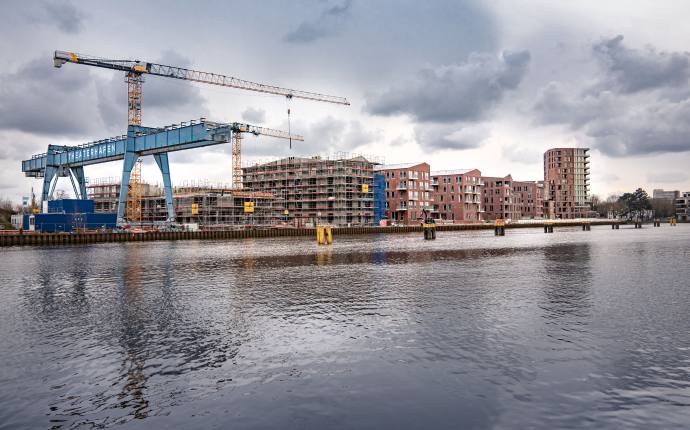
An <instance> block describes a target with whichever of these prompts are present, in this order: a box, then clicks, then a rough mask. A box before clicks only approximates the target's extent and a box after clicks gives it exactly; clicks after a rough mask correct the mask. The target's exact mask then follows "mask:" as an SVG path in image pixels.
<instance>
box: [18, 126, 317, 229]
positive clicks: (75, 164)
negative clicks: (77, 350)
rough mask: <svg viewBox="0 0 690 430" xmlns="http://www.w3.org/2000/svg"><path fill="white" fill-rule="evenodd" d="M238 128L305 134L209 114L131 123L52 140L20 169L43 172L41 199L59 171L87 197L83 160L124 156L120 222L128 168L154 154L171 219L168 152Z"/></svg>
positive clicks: (213, 141)
mask: <svg viewBox="0 0 690 430" xmlns="http://www.w3.org/2000/svg"><path fill="white" fill-rule="evenodd" d="M240 133H251V134H253V135H256V136H259V135H263V136H272V137H278V138H283V139H288V138H290V139H292V140H298V141H301V140H304V138H303V137H302V136H299V135H291V134H289V133H286V132H284V131H280V130H274V129H270V128H266V127H257V126H254V125H250V124H244V123H238V122H235V123H231V124H225V123H219V122H213V121H208V120H206V119H205V118H201V119H199V120H192V121H189V122H185V123H181V124H173V125H169V126H166V127H161V128H151V127H141V126H136V125H130V126H129V127H128V130H127V135H123V136H117V137H111V138H109V139H103V140H99V141H95V142H89V143H86V144H83V145H79V146H63V145H49V146H48V151H47V152H46V153H43V154H38V155H34V156H33V157H31V158H30V159H28V160H24V161H22V171H23V172H24V174H25V175H26V176H28V177H34V178H43V191H42V193H41V202H44V201H47V200H49V199H50V198H51V196H52V193H53V190H54V188H55V184H56V183H57V178H58V177H69V178H70V180H71V181H72V186H73V188H74V192H75V195H77V196H78V198H82V199H85V198H86V180H85V176H84V166H88V165H91V164H98V163H107V162H110V161H116V160H124V163H123V167H122V182H121V185H120V196H119V201H118V203H119V204H118V211H117V218H118V222H122V221H123V216H124V210H125V202H126V197H127V188H128V185H129V178H130V173H131V171H132V168H133V167H134V163H135V162H136V160H137V159H138V158H139V157H142V156H145V155H153V157H154V159H155V160H156V164H157V165H158V168H159V169H160V170H161V173H162V174H163V187H164V190H165V204H166V209H167V213H168V220H169V221H173V220H174V218H175V211H174V209H173V200H172V183H171V180H170V166H169V164H168V152H173V151H181V150H184V149H192V148H200V147H203V146H209V145H218V144H223V143H227V142H229V141H230V140H231V138H232V135H233V134H240Z"/></svg>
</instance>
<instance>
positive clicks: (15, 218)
mask: <svg viewBox="0 0 690 430" xmlns="http://www.w3.org/2000/svg"><path fill="white" fill-rule="evenodd" d="M23 217H24V215H22V214H12V219H11V221H10V222H11V223H12V227H14V228H16V229H17V230H19V229H20V228H22V219H23Z"/></svg>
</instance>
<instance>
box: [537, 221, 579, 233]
mask: <svg viewBox="0 0 690 430" xmlns="http://www.w3.org/2000/svg"><path fill="white" fill-rule="evenodd" d="M583 227H584V226H583ZM544 233H553V222H552V221H544Z"/></svg>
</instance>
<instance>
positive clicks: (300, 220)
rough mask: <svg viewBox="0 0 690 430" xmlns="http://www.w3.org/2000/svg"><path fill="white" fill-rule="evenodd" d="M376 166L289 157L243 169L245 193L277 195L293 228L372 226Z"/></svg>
mask: <svg viewBox="0 0 690 430" xmlns="http://www.w3.org/2000/svg"><path fill="white" fill-rule="evenodd" d="M373 168H374V164H373V163H372V162H371V161H369V160H367V159H366V158H364V157H362V156H357V157H351V158H347V157H345V156H342V157H341V156H336V157H333V158H322V157H319V156H315V157H310V158H304V157H288V158H284V159H281V160H276V161H272V162H270V163H264V164H255V165H253V166H249V167H245V168H243V169H242V182H243V184H244V189H245V190H248V191H257V192H258V191H260V192H266V193H271V194H273V195H274V196H275V197H276V201H275V205H276V206H277V208H278V209H279V211H280V214H281V217H282V218H283V219H284V220H285V221H286V222H289V223H292V224H296V225H304V223H307V222H309V223H329V224H334V225H348V224H349V225H372V224H373V223H374V193H373V192H374V187H373V181H374V170H373ZM427 168H428V167H427Z"/></svg>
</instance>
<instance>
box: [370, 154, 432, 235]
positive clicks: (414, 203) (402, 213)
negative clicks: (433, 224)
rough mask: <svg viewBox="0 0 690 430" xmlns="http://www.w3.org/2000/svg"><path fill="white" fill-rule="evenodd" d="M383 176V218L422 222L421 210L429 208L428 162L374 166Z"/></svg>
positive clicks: (397, 221)
mask: <svg viewBox="0 0 690 430" xmlns="http://www.w3.org/2000/svg"><path fill="white" fill-rule="evenodd" d="M374 170H375V172H376V173H377V174H380V175H382V176H384V177H385V181H386V188H385V190H386V191H385V197H386V206H385V213H386V218H388V219H389V220H390V221H391V222H393V223H397V224H405V225H416V224H419V223H420V222H421V221H422V217H423V214H422V210H423V209H429V210H430V209H431V202H432V200H431V178H430V176H431V175H430V167H429V164H428V163H408V164H392V165H381V166H375V167H374Z"/></svg>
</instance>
